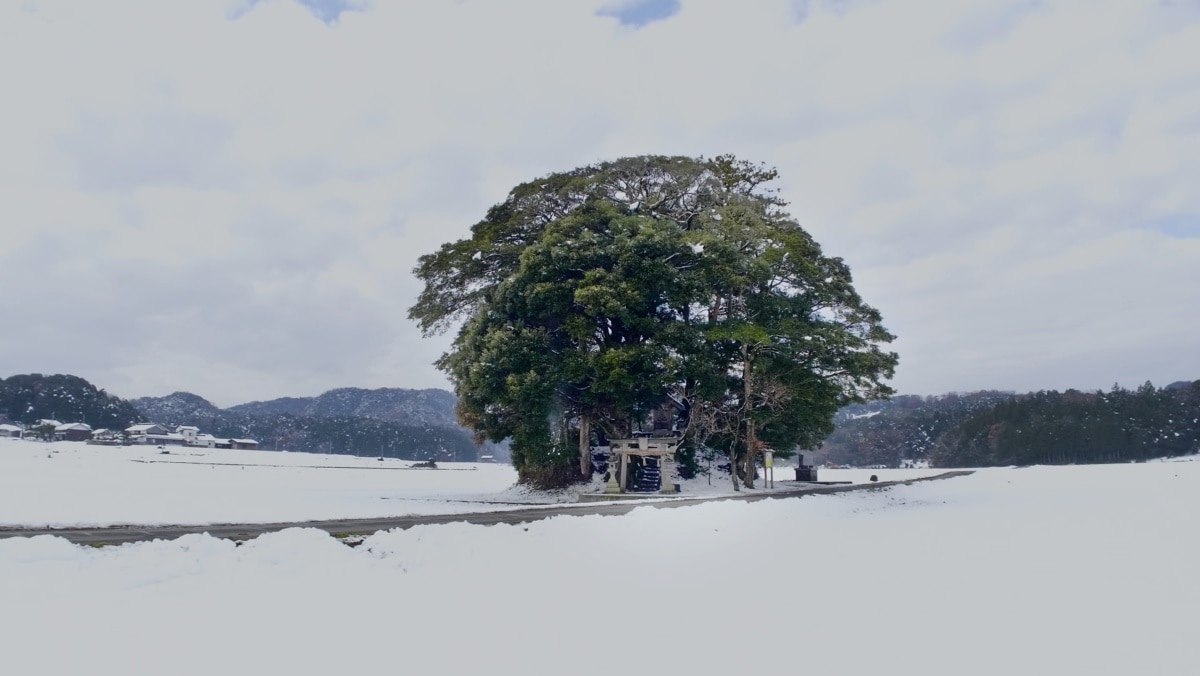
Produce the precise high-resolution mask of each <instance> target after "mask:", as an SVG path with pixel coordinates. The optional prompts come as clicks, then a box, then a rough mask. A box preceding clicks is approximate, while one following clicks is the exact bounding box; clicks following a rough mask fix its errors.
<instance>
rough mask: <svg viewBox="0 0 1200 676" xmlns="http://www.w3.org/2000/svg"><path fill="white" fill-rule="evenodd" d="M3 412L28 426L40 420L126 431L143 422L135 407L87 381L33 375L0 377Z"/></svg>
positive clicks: (38, 374)
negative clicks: (129, 427) (79, 423)
mask: <svg viewBox="0 0 1200 676" xmlns="http://www.w3.org/2000/svg"><path fill="white" fill-rule="evenodd" d="M0 413H3V414H5V415H7V416H8V417H9V419H11V420H14V421H16V422H19V423H22V424H24V425H31V424H33V423H36V422H37V421H38V420H57V421H59V422H64V423H73V422H82V423H87V424H88V425H91V426H92V427H93V428H95V429H99V428H102V427H107V428H117V429H124V428H125V427H128V426H129V425H132V424H134V423H137V422H141V421H142V415H141V414H140V413H139V412H138V411H137V409H136V408H134V407H133V405H132V404H131V403H130V402H128V401H125V400H124V399H121V398H120V397H114V396H113V395H111V394H109V393H107V392H105V391H104V390H101V389H97V388H96V386H94V385H92V384H91V383H89V382H88V381H86V380H84V379H83V378H79V377H76V376H71V375H49V376H47V375H42V374H40V373H30V374H26V375H16V376H11V377H9V378H0Z"/></svg>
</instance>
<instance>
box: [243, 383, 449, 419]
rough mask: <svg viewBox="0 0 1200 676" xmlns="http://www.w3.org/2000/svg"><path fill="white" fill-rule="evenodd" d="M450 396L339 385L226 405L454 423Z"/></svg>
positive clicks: (252, 411)
mask: <svg viewBox="0 0 1200 676" xmlns="http://www.w3.org/2000/svg"><path fill="white" fill-rule="evenodd" d="M454 402H455V399H454V395H453V394H450V393H449V392H447V391H445V390H437V389H428V390H405V389H399V388H380V389H375V390H365V389H361V388H357V387H343V388H339V389H336V390H329V391H328V392H326V393H324V394H321V395H319V396H316V397H284V398H282V399H272V400H270V401H254V402H250V403H247V404H239V405H237V406H231V407H229V408H228V409H226V410H228V411H230V412H233V413H243V414H246V415H281V414H289V415H304V416H325V417H330V416H359V417H364V418H375V419H377V420H388V421H391V422H403V423H409V424H412V423H417V422H420V423H425V424H431V425H444V426H454V427H457V426H458V422H457V420H456V419H455V417H454Z"/></svg>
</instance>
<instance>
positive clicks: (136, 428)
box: [125, 423, 162, 434]
mask: <svg viewBox="0 0 1200 676" xmlns="http://www.w3.org/2000/svg"><path fill="white" fill-rule="evenodd" d="M153 427H158V428H160V429H161V428H162V425H156V424H154V423H138V424H136V425H130V426H129V427H126V428H125V431H126V432H129V433H131V434H137V433H138V432H145V431H146V430H148V429H151V428H153Z"/></svg>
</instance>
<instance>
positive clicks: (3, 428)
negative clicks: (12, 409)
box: [0, 423, 21, 432]
mask: <svg viewBox="0 0 1200 676" xmlns="http://www.w3.org/2000/svg"><path fill="white" fill-rule="evenodd" d="M20 431H21V428H20V427H17V426H16V425H9V424H8V423H4V424H0V432H20Z"/></svg>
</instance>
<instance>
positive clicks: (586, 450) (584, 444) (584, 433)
mask: <svg viewBox="0 0 1200 676" xmlns="http://www.w3.org/2000/svg"><path fill="white" fill-rule="evenodd" d="M579 474H580V475H581V476H582V477H583V478H584V479H590V478H592V425H591V420H589V419H588V417H587V414H582V415H580V416H579Z"/></svg>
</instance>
